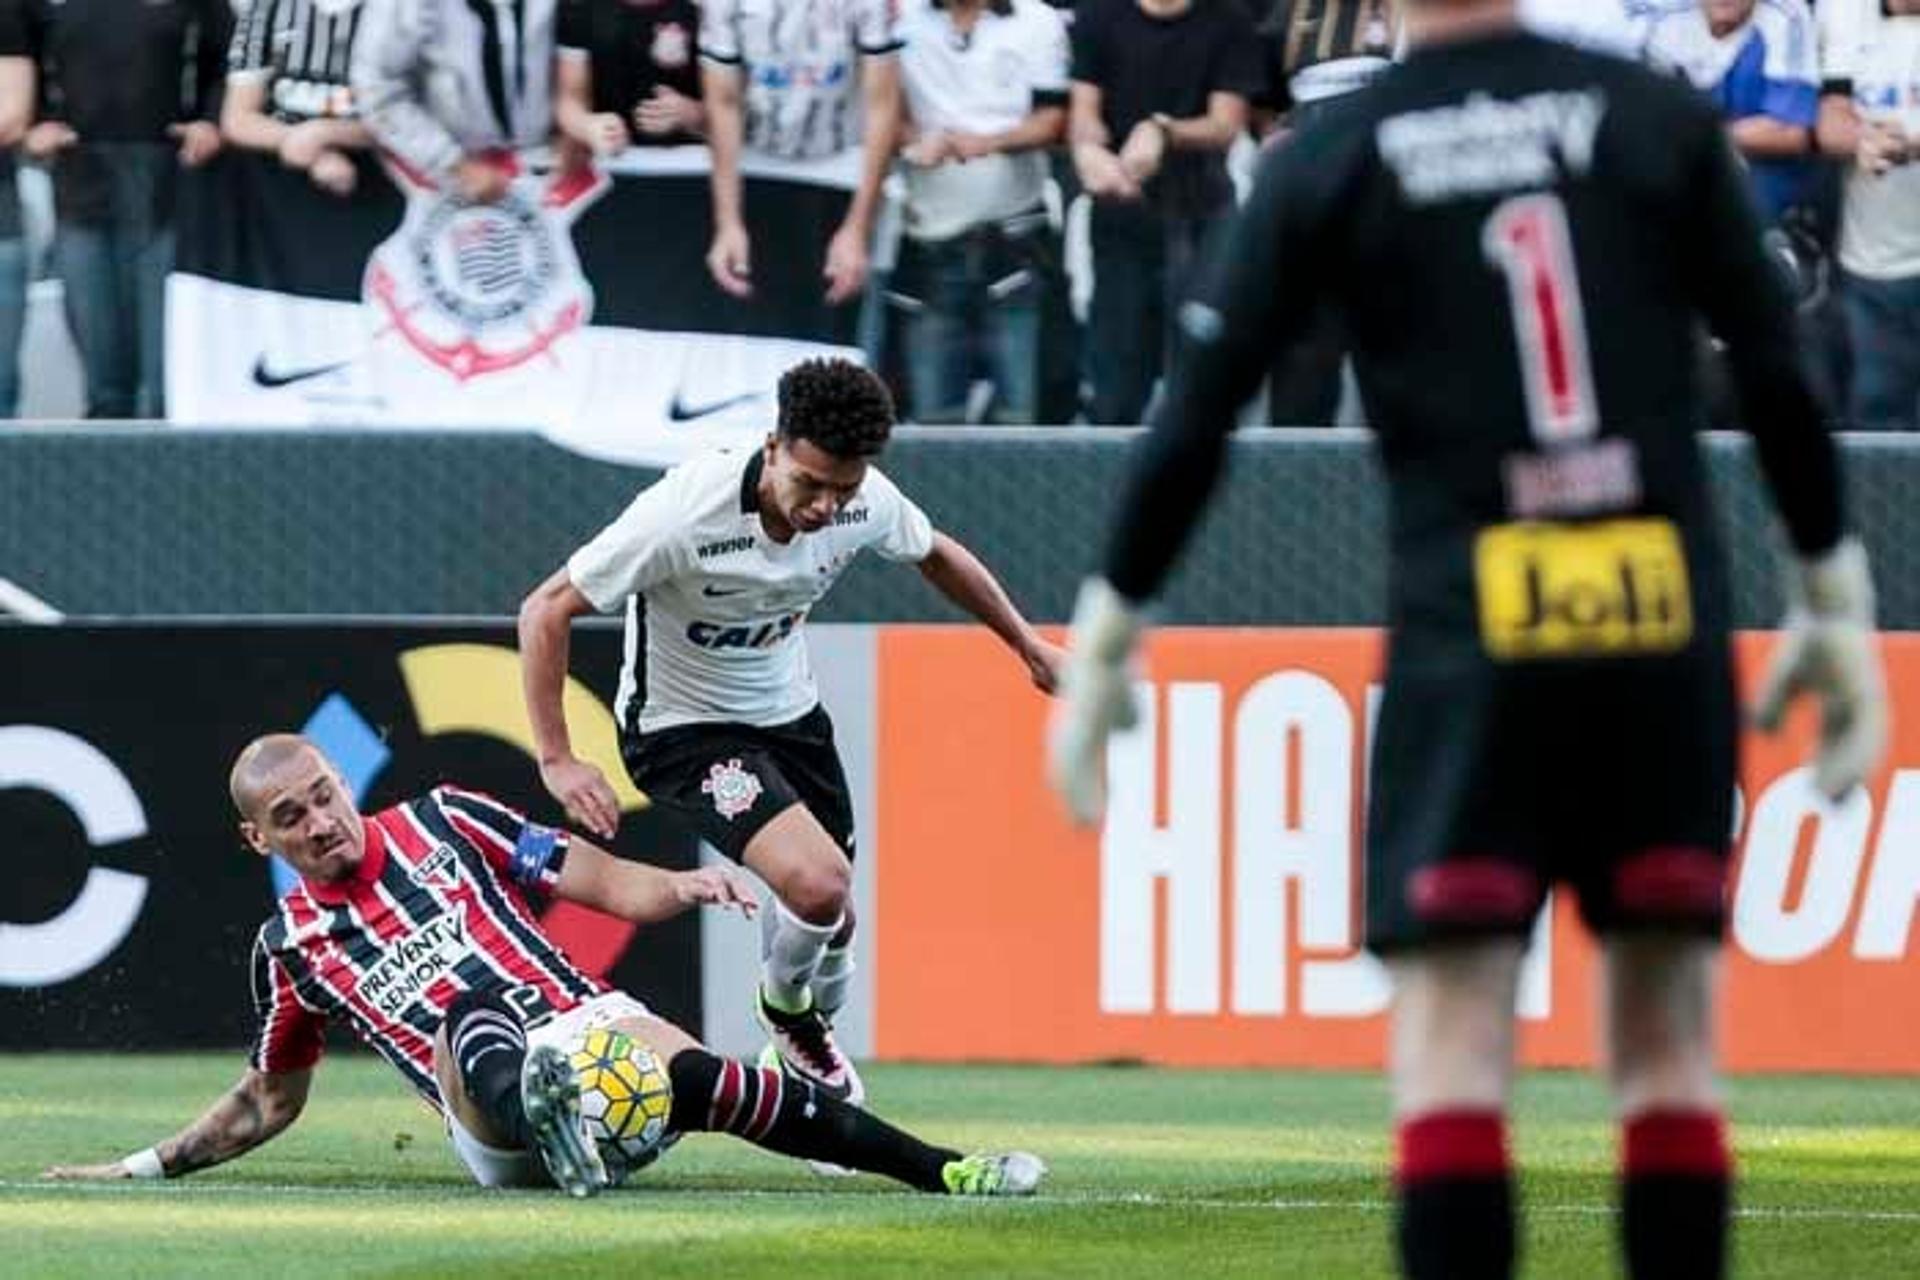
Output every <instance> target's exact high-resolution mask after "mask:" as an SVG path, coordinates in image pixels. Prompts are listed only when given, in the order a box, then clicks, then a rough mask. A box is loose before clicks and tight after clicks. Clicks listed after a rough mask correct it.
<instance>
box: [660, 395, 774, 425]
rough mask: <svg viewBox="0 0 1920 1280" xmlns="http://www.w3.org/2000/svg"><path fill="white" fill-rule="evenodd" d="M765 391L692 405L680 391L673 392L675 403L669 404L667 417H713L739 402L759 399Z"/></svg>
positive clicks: (674, 419)
mask: <svg viewBox="0 0 1920 1280" xmlns="http://www.w3.org/2000/svg"><path fill="white" fill-rule="evenodd" d="M765 394H766V392H764V391H749V392H746V393H745V394H743V395H737V396H728V397H727V398H726V399H725V400H715V401H713V402H712V403H710V404H694V405H690V404H688V403H687V402H686V401H684V400H682V399H681V398H680V393H679V392H678V391H676V392H674V393H673V403H672V404H669V405H668V406H667V419H668V421H671V422H692V421H693V420H694V419H695V418H711V417H712V416H713V415H714V414H716V413H720V412H722V411H723V410H727V409H731V408H733V406H735V405H737V404H745V403H746V402H747V401H749V400H758V399H759V398H760V397H761V396H763V395H765Z"/></svg>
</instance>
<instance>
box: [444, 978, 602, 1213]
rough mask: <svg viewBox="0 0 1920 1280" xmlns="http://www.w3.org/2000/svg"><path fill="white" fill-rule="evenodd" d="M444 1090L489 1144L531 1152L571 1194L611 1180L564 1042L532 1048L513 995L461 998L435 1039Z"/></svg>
mask: <svg viewBox="0 0 1920 1280" xmlns="http://www.w3.org/2000/svg"><path fill="white" fill-rule="evenodd" d="M433 1071H434V1076H435V1078H436V1079H437V1080H438V1081H439V1084H440V1097H441V1099H442V1100H443V1101H444V1102H445V1103H446V1104H447V1109H448V1110H449V1111H451V1112H452V1113H453V1116H454V1118H455V1119H456V1120H458V1121H459V1123H460V1125H461V1127H462V1128H464V1129H465V1130H466V1131H467V1132H468V1133H469V1134H472V1135H473V1136H474V1137H475V1138H477V1139H479V1140H480V1141H481V1142H482V1143H485V1144H486V1145H487V1146H490V1147H495V1148H498V1149H500V1150H503V1151H532V1152H535V1153H537V1154H538V1155H539V1157H540V1159H541V1162H542V1163H544V1164H545V1165H546V1167H547V1171H548V1173H550V1174H551V1175H552V1176H553V1181H554V1184H555V1185H556V1186H558V1187H560V1188H561V1189H562V1190H564V1191H566V1192H567V1193H568V1194H569V1195H574V1196H589V1195H593V1194H594V1193H595V1192H597V1191H599V1190H601V1189H602V1188H604V1187H605V1186H607V1184H608V1177H607V1171H606V1167H605V1165H604V1164H603V1163H602V1161H601V1159H600V1153H599V1152H598V1151H597V1150H596V1149H595V1148H594V1145H593V1143H592V1142H591V1141H590V1140H588V1138H587V1136H586V1132H585V1130H584V1128H583V1127H582V1125H581V1121H580V1084H579V1081H578V1080H577V1079H576V1078H575V1077H574V1073H573V1068H572V1067H571V1066H570V1065H568V1063H567V1058H566V1055H565V1054H564V1053H562V1052H561V1051H560V1050H559V1049H557V1048H555V1047H553V1046H551V1045H547V1046H542V1047H538V1048H535V1049H532V1050H529V1049H528V1047H527V1037H526V1032H525V1030H524V1029H522V1027H521V1026H520V1023H519V1020H518V1019H517V1018H516V1017H514V1015H513V1012H512V1010H511V1009H510V1008H509V1007H508V1006H507V1004H506V1002H505V1001H503V1000H501V999H499V998H498V997H497V996H486V995H478V994H475V993H473V992H468V993H465V994H463V995H461V996H459V997H457V998H456V999H455V1000H454V1002H453V1004H452V1006H451V1007H449V1009H448V1010H447V1017H446V1020H445V1021H444V1022H442V1023H441V1024H440V1028H439V1030H437V1031H436V1032H435V1033H434V1038H433Z"/></svg>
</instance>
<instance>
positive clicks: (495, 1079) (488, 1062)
mask: <svg viewBox="0 0 1920 1280" xmlns="http://www.w3.org/2000/svg"><path fill="white" fill-rule="evenodd" d="M447 1044H448V1046H449V1047H450V1048H451V1049H452V1050H453V1061H454V1065H455V1067H456V1069H457V1070H458V1071H459V1072H460V1083H461V1084H462V1085H464V1086H465V1087H466V1090H467V1096H468V1097H469V1098H472V1099H473V1101H474V1104H475V1105H477V1106H478V1107H479V1108H480V1111H481V1114H483V1115H485V1116H486V1117H487V1119H488V1120H490V1121H492V1122H493V1126H494V1128H495V1129H496V1130H498V1131H499V1133H500V1134H501V1135H502V1136H503V1137H505V1138H506V1139H507V1145H508V1146H509V1147H512V1148H526V1147H531V1146H532V1145H533V1130H532V1128H531V1126H529V1125H528V1124H527V1107H526V1103H525V1102H524V1101H522V1099H521V1097H520V1067H521V1064H522V1063H524V1062H525V1061H526V1057H527V1033H526V1029H525V1028H523V1027H522V1026H521V1025H520V1020H519V1019H518V1018H516V1017H514V1016H513V1010H512V1009H511V1008H509V1007H508V1005H507V1002H506V1001H505V1000H502V999H501V998H500V997H499V996H497V995H495V994H493V993H492V992H483V991H463V992H461V993H460V994H459V995H457V996H455V997H454V1000H453V1003H452V1004H451V1005H449V1006H448V1007H447Z"/></svg>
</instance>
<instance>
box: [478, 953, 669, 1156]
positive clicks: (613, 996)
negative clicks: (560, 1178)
mask: <svg viewBox="0 0 1920 1280" xmlns="http://www.w3.org/2000/svg"><path fill="white" fill-rule="evenodd" d="M652 1016H653V1010H651V1009H649V1008H647V1006H646V1005H644V1004H642V1003H640V1001H638V1000H635V999H634V998H633V997H632V996H630V995H628V994H627V993H626V992H624V991H608V992H605V993H604V994H601V995H597V996H594V997H593V998H592V999H591V1000H583V1001H581V1002H580V1003H579V1004H577V1005H575V1006H574V1007H573V1008H571V1009H569V1010H567V1011H566V1012H565V1013H563V1014H559V1015H558V1016H556V1017H553V1018H549V1019H548V1020H547V1021H545V1022H543V1023H541V1024H540V1025H539V1026H537V1027H529V1028H528V1029H527V1048H529V1049H534V1048H538V1047H539V1046H540V1045H543V1044H553V1045H567V1044H571V1043H572V1042H573V1041H575V1040H577V1039H579V1038H580V1037H581V1036H584V1035H585V1034H587V1032H589V1031H592V1030H593V1029H594V1028H595V1027H604V1026H607V1025H608V1024H610V1023H614V1022H619V1021H620V1020H622V1019H624V1018H651V1017H652ZM447 1137H448V1138H450V1139H452V1141H453V1150H454V1153H455V1154H456V1155H458V1156H459V1157H460V1163H462V1164H464V1165H466V1166H467V1172H469V1173H471V1174H472V1175H473V1180H474V1181H475V1182H477V1183H479V1184H480V1185H481V1186H483V1187H550V1186H552V1185H553V1180H552V1179H550V1178H549V1177H547V1170H546V1166H545V1165H543V1164H541V1163H540V1157H539V1156H538V1155H536V1154H535V1153H533V1152H531V1151H502V1150H501V1149H500V1148H499V1147H490V1146H488V1145H487V1144H486V1143H484V1142H482V1141H480V1139H478V1138H476V1137H474V1136H473V1135H472V1134H471V1133H468V1132H467V1129H466V1126H464V1125H462V1124H461V1123H460V1121H459V1119H458V1118H457V1117H456V1116H455V1115H454V1114H453V1112H452V1111H451V1110H449V1111H448V1112H447Z"/></svg>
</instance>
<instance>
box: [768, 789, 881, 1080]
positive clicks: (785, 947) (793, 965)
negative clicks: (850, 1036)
mask: <svg viewBox="0 0 1920 1280" xmlns="http://www.w3.org/2000/svg"><path fill="white" fill-rule="evenodd" d="M742 861H743V862H745V863H746V865H747V867H748V868H749V869H750V870H752V871H753V872H754V873H755V874H756V875H758V876H759V877H760V878H761V879H762V880H764V881H766V882H767V887H768V888H770V889H772V890H773V892H774V896H775V898H777V899H778V901H777V902H776V903H775V906H774V910H773V912H772V913H770V914H771V915H772V916H773V921H772V924H771V926H770V927H769V931H768V935H767V939H766V957H765V960H764V963H763V964H762V968H761V979H760V993H759V1000H758V1002H757V1003H758V1007H759V1011H760V1021H761V1023H762V1024H763V1025H764V1026H765V1027H766V1029H767V1035H768V1036H769V1038H770V1039H771V1040H772V1042H773V1047H774V1049H775V1051H776V1052H777V1053H778V1054H779V1055H780V1059H781V1061H782V1062H784V1063H785V1064H786V1066H787V1067H788V1068H789V1069H790V1070H792V1071H795V1072H797V1073H799V1074H800V1075H802V1076H805V1077H806V1078H807V1079H808V1080H811V1081H812V1082H813V1083H814V1084H816V1085H818V1086H819V1087H820V1089H821V1090H822V1091H823V1092H825V1093H827V1094H828V1095H830V1096H832V1097H835V1098H838V1099H841V1100H844V1101H847V1102H851V1103H853V1104H855V1105H858V1104H859V1103H860V1102H862V1101H864V1100H865V1098H866V1090H865V1088H864V1087H863V1086H862V1084H861V1082H860V1076H859V1073H858V1072H857V1071H855V1070H854V1066H853V1063H852V1062H851V1061H849V1060H848V1058H847V1056H846V1054H844V1053H843V1052H841V1050H840V1046H839V1045H838V1044H837V1043H836V1042H835V1040H834V1038H833V1026H832V1023H831V1022H829V1021H828V1016H829V1011H828V1010H827V1009H825V1008H823V1007H822V1004H821V1002H820V1001H819V1000H817V999H816V993H815V990H814V981H815V979H816V977H818V975H819V973H820V967H821V963H822V961H823V960H824V959H825V958H826V955H827V952H828V948H829V947H830V946H831V945H833V944H835V943H836V942H837V943H838V944H839V945H840V948H841V950H842V954H843V957H844V949H845V946H846V944H847V941H848V939H849V937H850V934H849V930H850V928H851V915H850V911H849V909H850V906H851V902H852V886H853V864H852V862H850V861H849V860H848V859H847V855H846V854H845V852H843V851H842V850H841V849H840V847H839V845H837V844H836V843H835V842H834V839H833V837H832V836H830V835H828V834H827V830H826V828H825V827H823V826H821V825H820V822H819V820H818V819H816V818H815V817H814V816H813V814H812V813H811V812H809V811H808V810H807V807H806V806H805V805H802V804H794V805H790V806H788V807H787V808H786V809H785V810H784V811H783V812H781V813H780V814H778V815H777V816H776V817H774V819H773V820H772V821H771V822H769V823H767V824H766V826H764V827H762V828H761V829H760V830H759V831H758V832H757V833H756V834H755V835H754V837H753V839H752V840H750V841H749V842H748V843H747V847H746V851H745V855H744V857H743V858H742Z"/></svg>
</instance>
